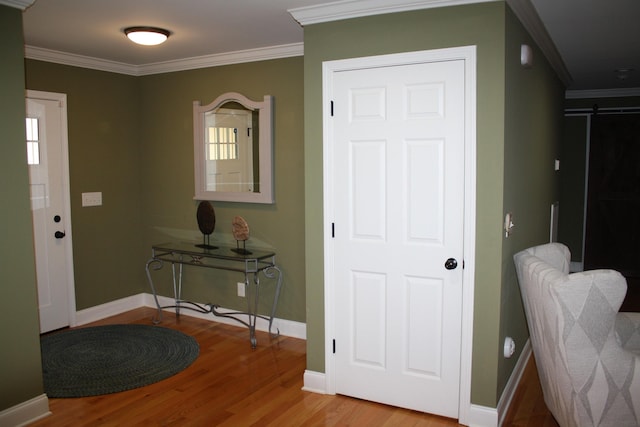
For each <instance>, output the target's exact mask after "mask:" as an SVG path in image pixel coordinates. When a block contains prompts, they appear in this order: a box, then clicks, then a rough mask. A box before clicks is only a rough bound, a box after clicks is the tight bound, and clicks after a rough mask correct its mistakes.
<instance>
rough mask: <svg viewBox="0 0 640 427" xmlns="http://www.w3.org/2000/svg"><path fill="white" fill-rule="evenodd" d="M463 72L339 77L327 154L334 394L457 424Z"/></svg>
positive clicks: (423, 67)
mask: <svg viewBox="0 0 640 427" xmlns="http://www.w3.org/2000/svg"><path fill="white" fill-rule="evenodd" d="M464 67H465V64H464V61H462V60H458V61H445V62H432V63H418V64H411V65H401V66H390V67H380V68H368V69H358V70H350V71H340V72H336V73H335V75H334V76H333V87H332V89H333V93H332V99H333V100H334V117H333V119H332V133H331V135H332V138H331V147H330V148H329V151H330V152H331V153H332V154H331V157H330V158H329V161H330V162H331V163H332V165H331V167H330V168H329V169H330V170H332V171H333V174H332V176H331V178H330V180H329V182H330V190H329V191H331V194H332V197H333V200H332V206H333V210H334V212H333V217H334V239H333V241H332V245H333V248H332V250H333V251H332V259H331V263H332V265H333V266H334V268H333V271H334V275H333V277H330V278H328V280H333V281H334V286H335V287H334V293H335V298H334V303H335V325H336V328H335V346H336V353H335V383H336V392H337V393H341V394H347V395H351V396H355V397H359V398H364V399H369V400H373V401H378V402H383V403H387V404H392V405H396V406H402V407H406V408H410V409H416V410H420V411H424V412H430V413H436V414H440V415H444V416H449V417H456V418H457V416H458V402H459V381H460V348H461V347H460V346H461V318H462V313H461V311H462V255H463V224H464V223H463V219H464V218H463V214H464V135H465V129H464V124H465V121H464V107H465V104H464V100H465V97H464ZM448 258H454V259H457V260H458V262H459V264H460V266H459V267H458V268H457V269H453V270H447V269H445V267H444V264H445V261H446V260H447V259H448Z"/></svg>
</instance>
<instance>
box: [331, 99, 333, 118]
mask: <svg viewBox="0 0 640 427" xmlns="http://www.w3.org/2000/svg"><path fill="white" fill-rule="evenodd" d="M331 117H333V101H331Z"/></svg>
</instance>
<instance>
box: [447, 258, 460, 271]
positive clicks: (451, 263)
mask: <svg viewBox="0 0 640 427" xmlns="http://www.w3.org/2000/svg"><path fill="white" fill-rule="evenodd" d="M457 266H458V261H457V260H456V259H455V258H449V259H448V260H446V261H445V262H444V268H446V269H447V270H453V269H455V268H456V267H457Z"/></svg>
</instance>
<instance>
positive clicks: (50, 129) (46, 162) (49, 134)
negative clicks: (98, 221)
mask: <svg viewBox="0 0 640 427" xmlns="http://www.w3.org/2000/svg"><path fill="white" fill-rule="evenodd" d="M26 105H27V118H35V119H37V123H35V124H34V126H37V143H36V144H37V146H38V150H37V151H39V155H37V156H36V158H37V160H36V161H35V162H34V164H30V165H29V180H30V197H31V212H32V218H33V230H34V248H35V258H36V277H37V284H38V285H37V286H38V305H39V313H40V332H41V333H45V332H49V331H52V330H55V329H59V328H63V327H66V326H75V308H76V306H75V291H74V275H73V250H72V236H71V205H70V199H69V194H70V190H69V158H68V140H67V113H66V108H67V107H66V95H64V94H59V93H50V92H39V91H31V90H29V91H27V99H26ZM56 233H58V235H57V236H56ZM60 233H62V234H60Z"/></svg>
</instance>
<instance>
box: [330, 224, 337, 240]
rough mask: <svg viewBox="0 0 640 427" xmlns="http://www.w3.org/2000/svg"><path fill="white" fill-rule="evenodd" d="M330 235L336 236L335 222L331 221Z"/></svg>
mask: <svg viewBox="0 0 640 427" xmlns="http://www.w3.org/2000/svg"><path fill="white" fill-rule="evenodd" d="M331 237H333V238H335V237H336V224H335V223H334V222H332V223H331Z"/></svg>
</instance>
